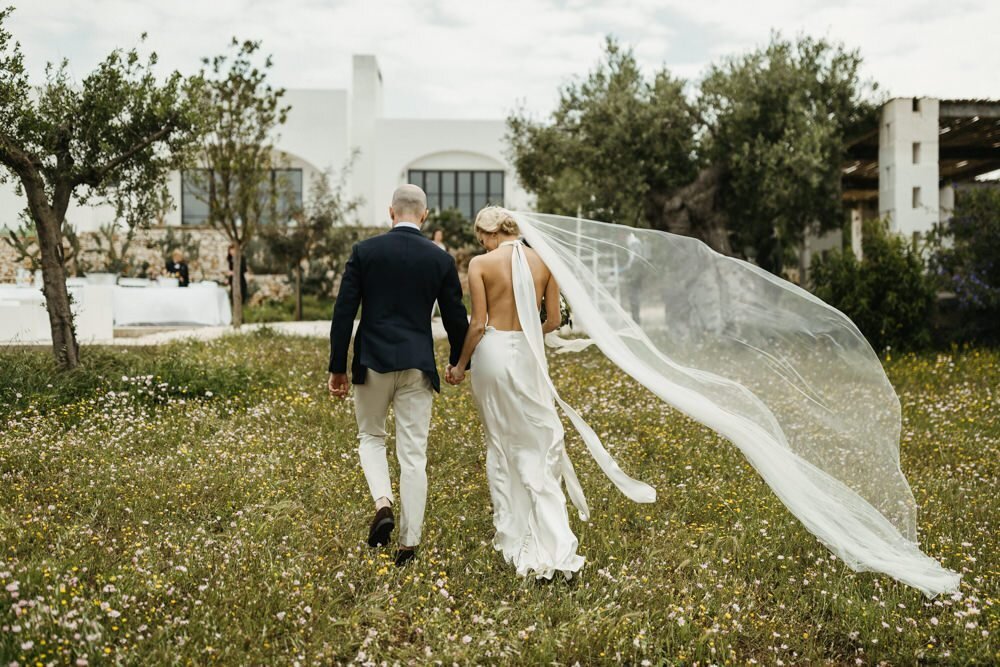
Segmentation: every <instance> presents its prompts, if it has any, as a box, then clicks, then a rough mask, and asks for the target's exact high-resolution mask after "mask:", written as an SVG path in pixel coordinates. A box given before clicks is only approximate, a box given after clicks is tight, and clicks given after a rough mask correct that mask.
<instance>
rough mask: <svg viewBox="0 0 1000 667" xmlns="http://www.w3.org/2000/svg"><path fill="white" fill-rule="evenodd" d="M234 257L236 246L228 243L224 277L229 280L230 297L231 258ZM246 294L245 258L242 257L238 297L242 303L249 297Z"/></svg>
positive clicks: (231, 281)
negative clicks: (226, 266)
mask: <svg viewBox="0 0 1000 667" xmlns="http://www.w3.org/2000/svg"><path fill="white" fill-rule="evenodd" d="M235 255H236V245H235V244H232V243H230V244H229V254H228V256H227V257H226V263H227V264H228V265H229V270H228V271H226V276H227V277H228V278H229V294H230V295H232V293H233V257H234V256H235ZM247 292H249V290H248V289H247V256H246V255H243V257H241V258H240V295H241V297H242V298H241V299H240V300H241V301H242V302H243V303H246V302H247V298H248V297H249V294H247Z"/></svg>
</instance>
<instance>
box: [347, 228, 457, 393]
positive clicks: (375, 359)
mask: <svg viewBox="0 0 1000 667" xmlns="http://www.w3.org/2000/svg"><path fill="white" fill-rule="evenodd" d="M435 301H437V302H438V307H439V308H440V310H441V320H442V322H443V323H444V328H445V330H446V331H447V332H448V342H449V343H450V344H451V357H450V362H451V364H453V365H454V364H456V363H458V358H459V357H460V356H461V353H462V345H463V343H464V342H465V334H466V332H467V331H468V329H469V319H468V315H467V313H466V310H465V305H464V304H463V303H462V284H461V283H460V282H459V279H458V269H457V268H456V266H455V260H454V259H453V258H452V256H451V255H449V254H448V253H447V252H445V251H444V250H441V248H438V247H437V246H436V245H434V243H433V242H432V241H430V240H429V239H427V238H425V237H424V235H423V234H421V233H420V232H419V231H418V230H416V229H413V228H412V227H398V226H397V227H394V228H393V229H392V230H391V231H389V232H387V233H385V234H381V235H379V236H375V237H373V238H370V239H367V240H365V241H362V242H360V243H357V244H355V246H354V249H353V250H352V252H351V258H350V259H349V260H348V262H347V266H346V267H345V268H344V277H343V279H342V280H341V283H340V292H339V293H338V294H337V303H336V305H335V306H334V309H333V322H332V323H331V325H330V372H331V373H346V372H347V349H348V347H349V346H350V342H351V333H352V331H353V329H354V318H355V317H356V316H357V313H358V307H361V323H360V324H359V325H358V331H357V334H356V335H355V337H354V358H353V362H352V364H351V374H352V376H353V382H354V384H364V382H365V374H366V372H367V370H368V369H369V368H370V369H372V370H373V371H376V372H378V373H389V372H392V371H403V370H409V369H412V368H416V369H418V370H421V371H423V372H424V373H426V374H427V376H428V377H429V378H430V380H431V385H432V386H433V387H434V390H435V391H441V379H440V377H439V376H438V372H437V364H436V363H435V361H434V338H433V335H432V334H431V311H432V309H433V308H434V302H435Z"/></svg>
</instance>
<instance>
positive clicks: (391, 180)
mask: <svg viewBox="0 0 1000 667" xmlns="http://www.w3.org/2000/svg"><path fill="white" fill-rule="evenodd" d="M353 65H354V67H353V81H352V85H351V89H350V90H288V91H287V93H286V97H285V103H287V104H288V105H290V106H291V110H290V111H289V114H288V120H287V122H286V123H285V125H284V126H282V127H281V128H280V130H279V135H278V139H277V142H276V147H277V149H278V150H279V151H280V152H281V154H282V157H283V158H284V160H283V161H284V163H285V164H284V167H285V169H282V170H280V172H281V173H279V174H276V177H281V178H282V179H283V180H284V181H285V182H287V183H288V184H290V185H291V186H292V187H291V188H290V189H291V190H292V192H293V195H292V196H294V197H296V198H298V199H300V200H301V198H302V197H308V191H309V185H310V183H311V182H312V179H313V178H315V177H316V176H317V175H318V174H322V173H323V172H324V171H325V170H331V172H332V176H333V178H334V179H336V178H339V176H340V170H341V169H343V168H344V167H345V166H346V165H347V164H348V163H350V162H351V160H352V156H355V157H354V161H353V166H352V169H351V173H350V178H349V182H348V194H349V195H350V196H352V197H357V198H360V199H361V200H362V202H363V203H362V205H361V207H360V209H359V221H360V222H361V223H362V224H365V225H387V224H388V208H389V201H390V199H391V197H392V191H393V190H394V189H395V188H396V187H397V186H398V185H401V184H403V183H408V182H412V183H416V184H418V185H420V186H421V187H423V188H424V189H425V190H426V191H427V194H428V204H429V205H430V207H431V208H434V209H445V208H458V209H459V210H461V211H462V212H463V213H464V214H465V215H466V217H468V218H470V219H471V217H472V216H473V215H474V213H475V211H477V210H478V209H479V208H481V207H483V206H485V205H486V204H487V203H493V204H502V205H506V206H510V207H514V208H523V207H525V206H526V205H527V204H528V197H527V194H526V193H525V192H524V190H523V189H522V188H521V187H520V186H519V185H518V183H517V180H516V178H515V173H514V169H513V167H512V166H511V165H510V164H509V163H508V162H507V160H506V158H505V157H504V150H505V146H504V134H505V131H506V129H505V121H504V120H503V119H493V120H448V119H440V120H439V119H430V120H425V119H404V118H387V117H385V116H384V115H383V112H382V74H381V72H380V71H379V68H378V63H377V61H376V59H375V57H374V56H370V55H356V56H354V63H353ZM197 183H198V179H193V178H191V177H190V176H189V177H188V178H185V177H184V174H182V173H174V174H172V175H171V177H170V183H169V187H170V192H171V195H172V196H173V199H174V202H175V204H176V208H175V209H174V210H172V211H170V212H168V213H167V214H166V215H165V216H164V219H163V220H162V224H165V225H168V226H177V227H190V228H196V227H199V226H203V225H204V221H205V216H206V215H207V205H206V204H205V202H204V201H203V199H204V198H203V197H199V196H197V192H196V189H197V187H196V184H197ZM24 207H25V203H24V199H23V197H20V196H18V195H17V194H16V192H15V189H14V186H13V184H8V185H5V186H0V213H2V214H3V216H2V218H0V228H3V227H5V226H6V227H16V226H17V215H18V213H19V212H20V211H21V210H23V209H24ZM113 219H114V212H113V211H112V210H110V209H109V208H107V207H89V206H75V205H74V206H71V208H70V210H69V211H68V212H67V220H68V221H69V222H70V223H71V224H73V225H74V226H75V227H76V229H77V230H78V231H95V230H97V229H98V228H99V227H100V226H102V225H105V224H109V223H111V222H113ZM154 222H156V221H154Z"/></svg>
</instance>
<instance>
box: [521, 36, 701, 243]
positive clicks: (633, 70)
mask: <svg viewBox="0 0 1000 667" xmlns="http://www.w3.org/2000/svg"><path fill="white" fill-rule="evenodd" d="M695 123H696V115H695V111H694V109H693V107H692V106H691V104H690V103H689V102H688V100H687V98H686V97H685V95H684V82H683V81H682V80H680V79H676V78H674V77H673V76H672V75H671V74H670V72H669V71H668V70H666V69H661V70H660V71H658V72H657V73H656V74H655V75H654V76H653V77H652V80H648V79H647V78H646V77H644V76H643V74H642V72H641V71H640V70H639V66H638V64H637V63H636V60H635V56H634V55H633V53H632V51H631V50H630V49H623V48H622V47H621V46H619V44H618V43H617V42H616V41H615V40H613V39H610V38H609V39H608V40H607V44H606V50H605V55H604V59H603V60H602V61H601V62H600V63H599V64H598V66H597V67H596V69H594V70H593V71H592V72H591V73H590V74H589V75H588V77H587V78H586V79H585V80H584V81H583V82H581V83H572V84H570V85H568V86H566V87H565V88H564V89H563V90H562V91H561V95H560V100H559V106H558V108H557V109H556V111H555V112H554V113H553V114H552V117H551V118H550V119H549V120H548V121H546V122H537V121H535V120H532V119H531V118H529V117H528V116H527V115H526V113H525V112H523V111H522V112H518V113H515V114H512V115H511V116H510V117H509V118H508V119H507V127H508V141H509V144H510V157H511V161H512V162H513V164H514V166H515V167H516V169H517V172H518V177H519V179H520V181H521V183H522V184H523V185H524V186H525V187H526V188H527V189H528V190H529V191H531V192H534V193H535V194H536V195H537V197H538V208H539V210H542V211H546V212H549V213H560V214H564V215H576V214H577V213H578V212H579V213H581V214H582V215H584V216H586V217H589V218H594V219H597V220H609V221H614V222H619V223H623V224H627V225H631V226H637V227H658V226H662V225H661V222H660V211H661V210H662V204H663V200H664V199H665V198H666V196H667V195H669V193H670V192H671V191H673V190H674V189H675V188H677V187H678V186H680V185H683V184H685V183H687V182H689V181H690V180H691V179H692V178H693V177H694V175H695V169H696V163H695V160H694V158H693V154H694V145H695V139H694V132H695Z"/></svg>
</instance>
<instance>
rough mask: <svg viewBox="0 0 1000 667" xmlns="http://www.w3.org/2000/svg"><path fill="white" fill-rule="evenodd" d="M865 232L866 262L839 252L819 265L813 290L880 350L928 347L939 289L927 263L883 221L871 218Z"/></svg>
mask: <svg viewBox="0 0 1000 667" xmlns="http://www.w3.org/2000/svg"><path fill="white" fill-rule="evenodd" d="M863 232H864V236H863V238H862V241H861V249H862V257H863V259H862V260H861V261H858V260H857V258H855V256H854V254H853V253H852V252H850V251H846V252H845V251H839V252H834V253H831V254H830V255H828V256H827V257H825V258H821V259H818V260H817V261H816V262H815V263H814V264H813V268H812V277H811V283H812V289H813V292H814V293H815V294H816V296H818V297H819V298H821V299H823V300H824V301H826V302H827V303H829V304H830V305H832V306H834V307H835V308H838V309H839V310H840V311H842V312H843V313H844V314H845V315H847V316H848V317H850V318H851V319H852V320H853V321H854V323H855V324H856V325H857V327H858V329H860V330H861V333H863V334H864V335H865V337H866V338H867V339H868V342H869V343H871V345H872V347H873V348H875V349H876V350H878V351H882V350H885V349H886V348H890V347H895V348H903V349H913V348H920V347H924V346H926V345H927V344H928V343H929V342H930V327H929V320H930V314H931V309H932V307H933V304H934V290H933V287H932V285H931V282H930V280H929V279H928V278H927V277H926V275H925V273H924V264H923V261H922V260H921V259H920V256H919V254H918V253H917V252H916V251H915V250H914V249H913V248H911V247H910V246H909V245H908V244H907V243H906V241H905V240H904V239H903V238H902V237H900V236H897V235H895V234H891V233H889V232H888V230H887V228H886V224H885V222H884V221H883V220H869V221H868V222H866V223H865V225H864V228H863Z"/></svg>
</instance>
